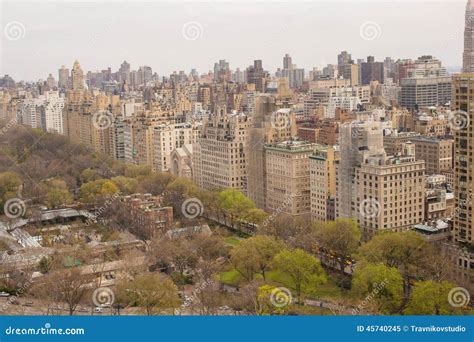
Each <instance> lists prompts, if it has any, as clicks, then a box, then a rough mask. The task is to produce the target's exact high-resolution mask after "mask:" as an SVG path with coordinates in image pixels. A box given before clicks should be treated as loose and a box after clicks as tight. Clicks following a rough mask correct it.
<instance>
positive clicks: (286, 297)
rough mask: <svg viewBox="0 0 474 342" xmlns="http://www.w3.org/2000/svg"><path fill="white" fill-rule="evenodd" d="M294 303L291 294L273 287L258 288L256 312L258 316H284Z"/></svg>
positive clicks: (263, 286)
mask: <svg viewBox="0 0 474 342" xmlns="http://www.w3.org/2000/svg"><path fill="white" fill-rule="evenodd" d="M291 303H292V296H291V293H286V292H284V291H282V290H280V289H279V288H277V287H275V286H271V285H262V286H260V287H259V288H258V291H257V298H256V303H255V304H256V305H255V311H256V314H257V315H283V314H285V313H286V312H287V311H288V309H289V308H290V306H291Z"/></svg>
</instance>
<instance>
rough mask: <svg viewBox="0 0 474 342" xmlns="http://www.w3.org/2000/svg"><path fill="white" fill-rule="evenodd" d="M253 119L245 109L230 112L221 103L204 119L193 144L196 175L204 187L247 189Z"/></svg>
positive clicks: (198, 182)
mask: <svg viewBox="0 0 474 342" xmlns="http://www.w3.org/2000/svg"><path fill="white" fill-rule="evenodd" d="M250 127H251V119H250V118H249V117H248V116H247V115H245V114H243V113H236V112H235V113H227V110H226V108H225V106H218V107H217V108H216V110H215V112H214V113H212V114H211V115H210V116H209V117H208V118H206V119H204V122H203V127H202V131H201V134H200V136H199V138H198V140H197V142H196V143H195V144H193V168H194V170H193V171H194V172H193V178H194V181H195V182H196V183H197V184H198V185H199V186H200V187H201V188H203V189H207V190H215V189H225V188H235V189H238V190H241V191H242V192H244V193H246V192H247V168H248V162H247V156H246V154H245V151H246V144H247V139H248V131H249V128H250Z"/></svg>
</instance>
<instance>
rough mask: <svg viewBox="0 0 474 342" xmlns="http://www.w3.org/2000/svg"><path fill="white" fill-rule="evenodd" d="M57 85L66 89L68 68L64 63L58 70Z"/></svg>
mask: <svg viewBox="0 0 474 342" xmlns="http://www.w3.org/2000/svg"><path fill="white" fill-rule="evenodd" d="M58 76H59V78H58V87H59V88H63V89H66V88H67V87H68V85H69V69H67V68H66V67H65V66H64V65H63V66H62V67H61V69H59V70H58Z"/></svg>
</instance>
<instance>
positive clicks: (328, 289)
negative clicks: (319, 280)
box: [266, 271, 344, 299]
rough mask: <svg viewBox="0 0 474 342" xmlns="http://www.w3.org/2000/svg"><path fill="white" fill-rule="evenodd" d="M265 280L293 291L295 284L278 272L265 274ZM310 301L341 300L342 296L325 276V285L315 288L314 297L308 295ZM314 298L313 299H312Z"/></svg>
mask: <svg viewBox="0 0 474 342" xmlns="http://www.w3.org/2000/svg"><path fill="white" fill-rule="evenodd" d="M266 278H267V280H269V281H272V282H274V283H277V284H275V285H277V286H278V285H282V286H284V287H287V288H289V289H292V290H294V288H295V283H294V282H293V280H292V279H291V277H290V276H288V275H287V274H284V273H281V272H279V271H270V272H268V273H267V277H266ZM307 297H311V298H312V299H324V298H330V299H342V298H343V297H344V294H343V292H342V290H341V289H340V288H339V287H338V286H337V285H336V284H335V283H334V281H333V280H332V279H331V277H329V276H327V282H326V283H325V284H319V285H318V286H317V287H316V291H315V294H314V295H309V296H307ZM313 297H314V298H313Z"/></svg>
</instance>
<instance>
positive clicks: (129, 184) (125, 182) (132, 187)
mask: <svg viewBox="0 0 474 342" xmlns="http://www.w3.org/2000/svg"><path fill="white" fill-rule="evenodd" d="M111 181H112V182H114V183H115V185H117V187H118V188H119V189H120V192H121V193H122V194H124V195H130V194H134V193H136V192H137V188H138V181H137V180H136V179H135V178H130V177H125V176H117V177H114V178H112V179H111Z"/></svg>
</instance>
